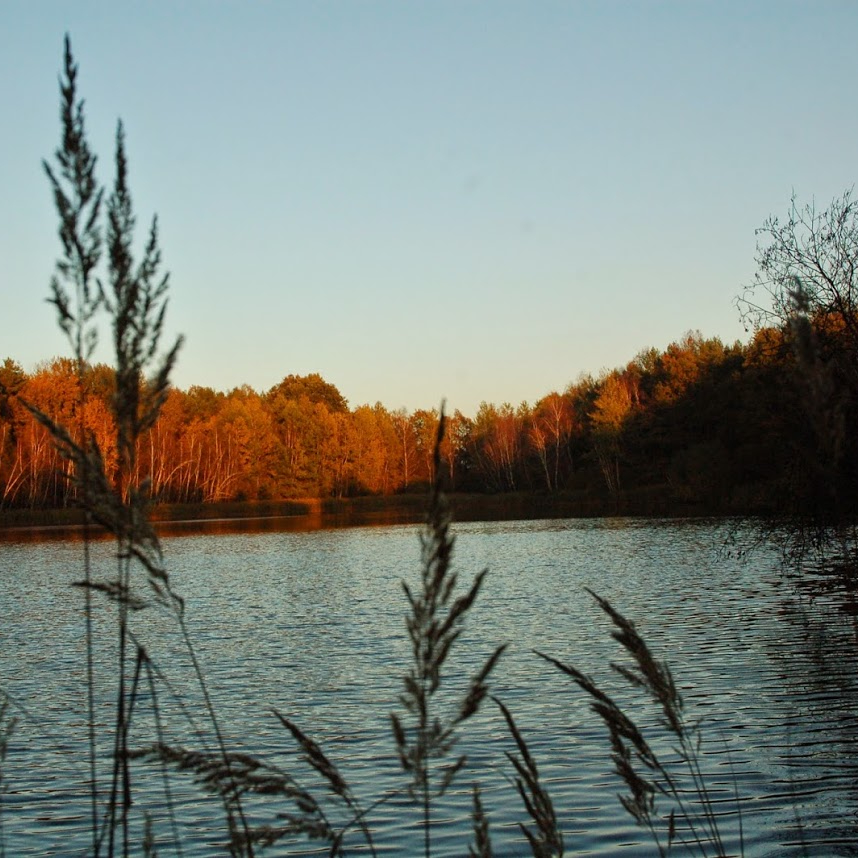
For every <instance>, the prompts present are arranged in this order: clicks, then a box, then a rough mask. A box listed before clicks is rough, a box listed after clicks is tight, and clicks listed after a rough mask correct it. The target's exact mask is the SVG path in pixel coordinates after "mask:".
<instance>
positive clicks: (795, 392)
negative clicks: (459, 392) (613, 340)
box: [0, 317, 855, 512]
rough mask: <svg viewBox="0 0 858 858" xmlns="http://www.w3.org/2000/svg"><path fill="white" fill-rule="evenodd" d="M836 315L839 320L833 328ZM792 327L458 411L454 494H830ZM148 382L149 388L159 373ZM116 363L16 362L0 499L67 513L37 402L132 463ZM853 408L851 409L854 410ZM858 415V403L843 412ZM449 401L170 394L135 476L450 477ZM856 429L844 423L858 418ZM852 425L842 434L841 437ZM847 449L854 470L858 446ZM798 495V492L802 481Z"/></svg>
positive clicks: (181, 494) (189, 498)
mask: <svg viewBox="0 0 858 858" xmlns="http://www.w3.org/2000/svg"><path fill="white" fill-rule="evenodd" d="M823 321H825V324H823ZM791 330H792V329H791V327H790V325H789V324H786V323H785V324H783V325H781V326H766V327H760V328H759V329H758V330H757V331H756V333H755V334H754V336H753V337H752V338H751V339H750V341H749V342H748V343H747V344H742V343H740V342H736V343H733V344H731V345H725V344H724V343H722V342H721V340H720V339H718V338H704V337H703V336H702V335H701V334H699V333H696V332H693V333H688V334H687V335H686V336H685V337H683V338H682V339H680V340H678V341H676V342H674V343H671V344H670V345H669V346H667V348H665V349H664V350H658V349H655V348H651V349H648V350H645V351H643V352H641V353H639V354H638V355H637V356H636V357H635V358H634V359H633V360H631V361H630V362H629V363H628V364H627V365H626V366H624V367H620V368H617V369H614V370H612V371H610V372H603V373H602V374H601V375H600V376H598V377H593V376H592V375H583V376H581V377H579V378H578V379H577V380H576V381H574V382H573V383H571V384H570V385H569V386H568V387H567V388H566V389H565V390H563V391H555V392H551V393H549V394H548V395H547V396H544V397H543V398H542V399H540V400H539V401H537V402H536V403H535V404H533V405H529V404H527V403H521V404H519V405H516V406H514V405H512V404H510V403H503V404H501V405H495V404H490V403H486V402H484V403H482V404H481V405H480V407H479V409H478V411H477V413H476V415H475V416H474V417H472V418H471V417H467V416H465V415H463V414H461V413H460V412H459V411H456V412H454V413H453V414H452V415H448V416H447V431H446V435H445V439H444V447H443V450H442V460H441V461H442V464H441V467H442V468H443V469H444V474H443V476H444V478H445V480H446V481H447V484H448V486H449V488H450V489H451V490H452V491H460V492H487V493H489V492H490V493H497V492H516V491H526V492H541V493H548V494H564V493H579V494H592V495H594V496H596V497H601V498H607V499H609V500H610V499H611V498H615V499H619V498H621V497H624V496H627V495H629V494H634V493H635V492H638V493H641V492H644V493H645V492H647V491H650V492H655V493H656V494H657V495H658V496H659V497H661V498H668V499H669V500H670V502H671V503H673V504H675V505H677V506H678V507H681V508H689V509H700V510H702V511H709V512H772V511H777V510H778V508H779V505H782V503H783V499H784V498H786V497H792V498H796V497H797V495H796V491H797V485H800V492H799V495H800V496H801V497H803V498H807V497H808V496H809V495H811V494H813V493H818V492H823V493H824V492H826V491H830V489H831V486H828V487H826V486H825V485H824V483H825V481H826V479H830V477H831V474H822V473H817V472H816V471H818V469H819V462H818V458H819V457H818V452H819V439H818V438H817V437H816V436H815V435H814V434H813V432H812V421H808V419H807V409H806V405H807V397H808V392H807V390H806V384H805V385H804V386H803V385H802V383H801V364H800V359H799V356H798V355H797V352H796V349H795V337H794V336H793V335H792V334H791ZM813 331H814V336H815V337H817V338H819V337H821V336H823V335H824V336H825V338H826V348H827V349H828V351H829V352H832V353H833V352H836V351H837V350H838V349H841V350H842V345H843V344H842V340H843V339H844V338H845V337H846V336H847V333H846V332H845V328H844V326H840V327H838V326H837V325H833V324H832V320H831V318H830V317H826V320H822V319H817V320H816V321H815V322H814V324H813ZM144 384H145V383H144ZM114 386H115V380H114V373H113V370H112V369H111V368H110V367H108V366H106V365H103V364H95V365H87V366H86V367H85V370H84V372H83V373H82V374H81V373H79V372H78V366H77V364H76V362H75V361H73V360H70V359H65V358H56V359H54V360H51V361H49V362H47V363H44V364H43V365H41V366H39V367H38V368H37V369H36V370H35V371H34V372H32V373H25V372H24V371H23V370H22V368H21V367H20V366H19V365H18V364H17V363H16V362H15V361H14V360H12V359H10V358H7V359H6V360H5V361H4V362H3V364H2V366H0V505H2V507H5V508H12V507H25V508H43V507H62V506H68V505H71V504H73V503H74V502H75V484H74V482H73V481H72V480H70V479H69V477H70V476H71V471H72V466H71V463H70V462H68V461H65V460H64V459H63V458H62V456H61V455H60V453H59V452H58V450H57V449H56V447H55V445H54V444H53V442H52V439H51V437H50V434H49V433H48V431H47V430H46V429H45V427H44V426H43V425H42V424H40V423H38V422H36V421H35V420H33V419H32V417H31V415H30V412H29V411H28V410H27V409H26V408H25V407H24V405H23V404H22V402H23V401H26V402H27V403H29V404H30V405H32V406H35V407H36V408H38V409H39V410H40V411H42V412H43V413H44V414H47V415H48V416H49V417H50V418H51V419H52V420H53V421H55V422H56V423H57V424H60V425H63V426H66V427H76V429H74V430H73V431H77V432H83V433H86V435H87V436H88V437H91V438H92V439H93V440H94V441H95V443H96V444H97V445H98V447H99V449H100V450H101V451H102V453H103V455H104V456H105V457H106V462H105V465H106V469H107V472H108V474H110V473H111V472H112V471H113V470H116V469H117V468H118V463H117V462H115V461H112V460H111V458H110V457H111V456H114V457H115V455H116V454H115V453H111V452H110V451H111V450H114V449H115V443H114V439H115V437H116V426H115V421H114V417H113V409H112V408H111V397H113V395H114V392H115V391H114ZM838 407H840V409H841V411H842V410H843V403H840V405H839V406H838ZM848 418H851V415H850V414H848V413H843V414H841V415H840V419H841V420H843V419H848ZM438 419H439V412H438V410H437V409H419V410H416V411H414V412H411V413H409V412H407V411H405V410H393V411H392V410H389V409H387V408H385V407H384V406H383V405H382V404H381V403H376V404H375V405H360V406H358V407H355V408H351V409H350V408H349V407H348V404H347V402H346V401H345V399H344V398H343V396H342V395H341V393H340V391H339V390H338V389H337V388H336V387H335V386H334V385H333V384H331V383H330V382H328V381H326V380H324V379H323V378H321V377H320V376H319V375H315V374H314V375H307V376H295V375H289V376H287V377H286V378H284V379H283V381H282V382H280V383H279V384H277V385H275V386H274V387H272V388H271V389H270V390H268V391H265V392H257V391H255V390H253V389H251V388H250V387H247V386H243V387H239V388H236V389H234V390H231V391H229V392H226V393H224V392H221V391H217V390H214V389H212V388H209V387H197V386H193V387H190V388H189V389H187V390H180V389H176V388H171V389H170V390H169V392H168V393H167V396H166V399H165V401H164V403H163V406H162V408H161V412H160V415H159V417H158V419H157V421H156V422H155V423H154V424H153V425H152V426H151V427H150V428H149V429H147V430H146V431H145V432H143V433H142V434H141V436H140V437H139V438H138V440H137V445H138V449H137V450H136V455H135V457H134V461H135V473H134V474H133V477H132V481H131V482H132V484H133V485H135V486H140V485H143V484H145V485H146V488H147V491H148V492H149V494H150V495H151V497H152V498H153V499H154V500H155V501H156V502H165V503H182V502H204V503H208V502H218V501H226V500H257V499H259V500H263V499H266V500H267V499H278V498H302V497H322V498H324V497H351V496H357V495H364V494H375V495H391V494H395V493H400V492H408V491H417V490H423V489H425V487H426V486H427V485H428V484H429V483H431V482H432V480H433V479H434V477H435V474H434V471H433V469H434V464H433V443H434V439H435V435H436V432H437V426H438ZM844 432H845V425H844ZM842 434H843V433H842ZM842 453H843V451H840V457H841V460H842V461H840V462H839V464H838V472H842V473H841V474H840V479H845V478H846V477H847V476H848V475H849V474H852V473H854V472H855V468H854V465H855V461H854V459H855V457H854V456H853V455H851V454H850V455H849V456H846V457H845V459H844V457H843V455H842ZM787 490H788V491H787Z"/></svg>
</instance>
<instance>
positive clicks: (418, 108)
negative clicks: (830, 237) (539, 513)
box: [0, 0, 858, 416]
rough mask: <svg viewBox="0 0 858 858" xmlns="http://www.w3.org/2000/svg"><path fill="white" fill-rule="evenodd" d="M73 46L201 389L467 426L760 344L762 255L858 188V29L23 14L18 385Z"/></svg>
mask: <svg viewBox="0 0 858 858" xmlns="http://www.w3.org/2000/svg"><path fill="white" fill-rule="evenodd" d="M66 33H68V34H69V35H70V37H71V42H72V49H73V52H74V55H75V59H76V61H77V62H78V64H79V67H80V75H79V87H80V93H81V94H82V95H83V97H84V98H85V100H86V108H85V110H86V116H87V123H88V125H87V127H88V131H89V135H90V141H91V144H92V146H93V148H94V149H95V150H96V152H97V153H98V155H99V177H100V179H101V181H102V182H104V183H105V184H106V185H108V186H109V185H110V183H111V182H112V179H113V164H112V159H113V144H114V135H115V129H116V122H117V120H118V119H119V118H121V119H122V121H123V124H124V127H125V132H126V145H127V154H128V160H129V170H130V178H129V181H130V186H131V191H132V195H133V199H134V204H135V208H136V213H137V216H138V219H139V225H140V236H141V241H142V238H143V236H144V234H145V231H146V229H147V228H148V223H149V221H150V219H151V218H152V216H153V215H155V214H157V216H158V222H159V228H160V237H161V248H162V251H163V255H164V263H165V266H166V268H167V269H168V270H169V271H170V278H171V279H170V284H171V285H170V305H169V309H168V333H169V336H171V337H175V336H176V335H178V334H179V333H182V334H183V335H184V336H185V344H184V347H183V349H182V352H181V354H180V357H179V363H178V366H177V368H176V371H175V373H174V376H173V379H174V383H175V384H176V385H177V386H178V387H180V388H183V389H187V388H188V387H190V386H191V385H205V386H210V387H214V388H215V389H217V390H223V391H227V390H230V389H232V388H234V387H238V386H240V385H243V384H247V385H250V386H251V387H252V388H254V389H256V390H258V391H260V392H264V391H266V390H268V389H269V388H270V387H272V386H273V385H275V384H276V383H277V382H279V381H280V380H281V379H282V378H283V377H284V376H286V375H288V374H301V375H303V374H307V373H311V372H318V373H320V374H321V375H322V376H323V377H324V378H325V379H326V380H327V381H329V382H331V383H333V384H335V385H336V386H337V387H338V388H339V390H340V391H341V393H342V394H343V395H344V396H345V397H346V399H347V400H348V402H349V404H350V406H351V407H356V406H358V405H361V404H364V403H369V404H373V403H375V402H376V401H380V402H382V403H383V404H384V405H385V406H386V407H388V408H390V409H397V408H400V407H404V408H406V409H408V410H409V411H413V410H415V409H417V408H431V407H437V406H438V405H439V404H440V402H441V400H442V398H443V399H445V400H446V403H447V409H448V411H453V410H455V409H460V410H461V411H462V412H463V413H465V414H467V415H470V416H473V415H474V414H475V413H476V410H477V408H478V406H479V404H480V402H481V401H488V402H493V403H496V404H500V403H502V402H510V403H512V404H518V403H519V402H521V401H528V402H530V403H534V402H535V401H536V400H538V399H539V398H541V397H542V396H544V395H546V394H547V393H549V392H550V391H553V390H558V391H561V390H563V389H564V388H565V387H566V386H567V385H568V384H569V383H570V382H573V381H574V380H575V379H576V378H577V377H578V376H579V375H580V374H582V373H592V374H593V375H598V374H599V373H600V372H601V371H603V370H605V369H612V368H614V367H618V366H623V365H625V364H626V363H627V362H628V361H630V360H631V359H633V358H634V356H635V355H636V354H637V353H638V352H639V351H641V350H642V349H645V348H649V347H656V348H659V349H664V348H665V347H666V346H667V345H668V344H669V343H671V342H672V341H675V340H679V339H680V338H682V337H683V336H684V334H685V333H686V332H687V331H689V330H699V331H700V332H701V333H702V334H703V335H704V336H706V337H710V336H718V337H720V338H721V339H722V340H724V341H725V342H733V341H734V340H737V339H741V340H743V341H745V340H747V336H748V335H747V334H746V332H745V331H744V329H743V328H742V325H741V322H740V319H739V314H738V311H737V309H736V307H735V306H734V299H735V297H736V295H737V294H739V293H740V292H741V291H742V289H743V287H744V286H746V285H748V284H750V283H751V282H752V281H753V277H754V272H755V270H756V265H755V262H754V258H755V252H756V241H757V239H756V237H755V229H757V228H758V227H760V226H761V225H762V224H763V222H764V221H765V219H766V218H767V217H769V216H770V215H784V214H786V212H787V210H788V206H789V201H790V197H791V195H792V194H793V193H794V194H795V195H796V196H797V197H798V199H799V201H800V202H810V201H813V200H815V201H816V203H817V205H822V206H823V207H824V206H825V205H827V204H828V202H830V201H831V199H832V198H834V197H835V196H839V195H840V194H841V193H842V192H843V191H845V190H847V189H849V188H851V187H852V186H853V184H854V182H855V180H856V152H858V149H856V140H858V110H856V107H855V104H856V102H855V89H854V88H855V82H856V80H858V51H856V50H855V43H856V36H858V3H855V2H852V0H807V2H791V0H772V2H765V0H759V2H748V0H741V2H731V0H717V2H715V0H713V2H702V0H701V2H694V0H686V2H654V1H653V2H634V0H631V2H612V1H611V0H593V2H574V0H569V2H549V0H518V2H508V0H492V2H476V0H474V2H471V1H470V0H431V2H428V0H427V2H420V0H415V2H407V3H406V2H401V0H390V2H373V0H350V2H345V0H343V2H323V0H319V2H298V0H293V2H285V0H280V2H274V0H268V2H261V0H259V2H247V0H209V2H204V0H195V1H194V2H191V0H172V2H166V0H152V2H147V3H132V2H124V0H122V2H115V3H107V2H86V0H77V2H75V3H68V2H65V0H63V2H59V0H56V2H54V0H39V2H30V0H4V2H2V3H0V110H2V116H3V118H4V119H3V133H2V135H0V296H2V303H0V360H2V358H3V357H7V356H8V357H11V358H13V359H14V360H16V361H18V362H19V363H20V364H21V365H22V366H23V368H24V369H25V370H26V371H28V372H30V371H32V370H33V369H34V368H35V367H36V365H37V364H38V363H39V362H40V361H43V360H46V359H49V358H51V357H54V356H57V355H65V354H68V353H69V349H68V345H67V344H66V342H65V341H64V339H63V337H62V335H61V334H60V333H59V332H58V330H57V327H56V323H55V322H56V320H55V316H54V313H53V308H52V307H51V306H50V305H49V304H47V303H46V300H45V299H46V298H47V295H48V284H49V281H50V277H51V274H52V272H53V267H54V263H55V260H56V258H57V256H58V255H59V251H60V246H59V241H58V239H57V234H56V229H57V219H56V214H55V212H54V209H53V204H52V200H51V194H50V190H49V186H48V183H47V180H46V178H45V175H44V172H43V169H42V163H41V162H42V159H44V158H50V157H51V156H52V153H53V152H54V150H55V149H56V147H57V145H58V143H59V139H60V137H59V112H58V105H59V94H58V74H59V71H60V68H61V63H62V47H63V37H64V35H65V34H66ZM102 338H103V341H104V343H105V344H109V341H110V331H109V326H108V325H106V326H105V327H104V329H103V334H102ZM97 359H100V360H105V361H109V359H110V357H109V350H108V349H107V348H105V349H103V350H101V351H99V353H98V354H97Z"/></svg>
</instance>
